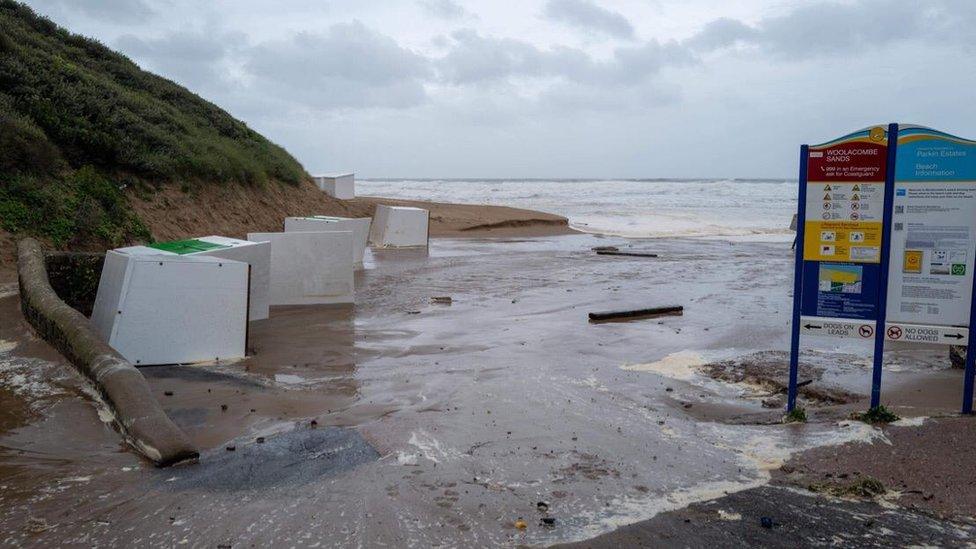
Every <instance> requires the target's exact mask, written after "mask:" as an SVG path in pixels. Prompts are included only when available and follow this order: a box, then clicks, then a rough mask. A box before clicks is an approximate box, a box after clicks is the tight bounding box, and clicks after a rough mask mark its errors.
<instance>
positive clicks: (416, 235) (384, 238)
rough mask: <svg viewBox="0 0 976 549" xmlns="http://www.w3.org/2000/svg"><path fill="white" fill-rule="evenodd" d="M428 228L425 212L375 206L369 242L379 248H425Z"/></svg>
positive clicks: (401, 207) (428, 219) (427, 213)
mask: <svg viewBox="0 0 976 549" xmlns="http://www.w3.org/2000/svg"><path fill="white" fill-rule="evenodd" d="M429 227H430V212H428V211H427V210H424V209H422V208H409V207H406V206H384V205H382V204H377V205H376V213H375V214H374V215H373V226H372V228H371V229H370V234H369V240H370V242H371V243H372V244H373V245H374V246H379V247H381V248H409V247H418V246H427V241H428V238H429Z"/></svg>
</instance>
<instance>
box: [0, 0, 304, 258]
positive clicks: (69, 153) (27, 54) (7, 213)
mask: <svg viewBox="0 0 976 549" xmlns="http://www.w3.org/2000/svg"><path fill="white" fill-rule="evenodd" d="M304 177H306V175H305V172H304V170H303V169H302V167H301V165H300V164H299V163H298V162H297V161H296V160H295V159H294V158H292V157H291V156H290V155H289V154H288V153H287V152H286V151H285V150H284V149H282V148H281V147H278V146H277V145H274V144H273V143H271V142H269V141H268V140H267V139H265V138H264V137H262V136H261V135H260V134H258V133H257V132H255V131H253V130H251V129H250V128H248V127H247V126H246V125H245V124H244V123H243V122H241V121H239V120H237V119H235V118H233V117H232V116H230V115H229V114H227V113H226V112H224V111H223V110H221V109H220V108H218V107H217V106H215V105H213V104H212V103H209V102H207V101H205V100H203V99H201V98H200V97H198V96H197V95H195V94H193V93H191V92H190V91H188V90H186V89H185V88H183V87H181V86H179V85H177V84H175V83H173V82H171V81H169V80H166V79H165V78H161V77H159V76H156V75H154V74H151V73H148V72H145V71H143V70H141V69H140V68H139V67H138V66H136V65H135V63H133V62H132V61H130V60H129V59H128V58H126V57H125V56H123V55H121V54H119V53H116V52H113V51H112V50H110V49H108V48H106V47H105V46H103V45H102V44H100V43H98V42H97V41H95V40H92V39H89V38H85V37H82V36H78V35H74V34H71V33H70V32H68V31H66V30H64V29H62V28H60V27H58V26H57V25H55V24H54V23H52V22H51V21H50V20H48V19H46V18H44V17H41V16H38V15H37V14H35V13H34V12H33V11H32V10H31V9H30V8H28V7H26V6H24V5H22V4H19V3H17V2H14V1H12V0H0V227H2V228H3V229H5V230H7V231H9V232H13V233H19V232H27V233H31V234H35V235H37V236H42V237H46V238H48V239H49V240H50V241H51V242H52V243H54V244H56V245H58V246H66V245H70V244H81V245H89V244H104V245H116V244H119V243H122V242H124V241H128V240H131V239H146V238H147V237H148V231H147V230H146V228H145V226H144V225H142V223H141V222H139V220H138V218H137V217H135V215H134V214H133V213H132V212H131V210H130V209H129V208H128V203H127V200H126V197H125V193H124V191H123V188H124V187H125V186H126V183H127V182H129V183H133V182H135V183H137V184H139V185H143V186H145V185H146V184H148V185H162V184H166V183H167V182H171V181H180V182H181V185H183V186H184V187H185V186H186V185H187V182H193V184H211V183H232V184H248V185H263V184H265V183H267V182H269V181H280V182H286V183H298V182H299V181H301V180H302V178H304Z"/></svg>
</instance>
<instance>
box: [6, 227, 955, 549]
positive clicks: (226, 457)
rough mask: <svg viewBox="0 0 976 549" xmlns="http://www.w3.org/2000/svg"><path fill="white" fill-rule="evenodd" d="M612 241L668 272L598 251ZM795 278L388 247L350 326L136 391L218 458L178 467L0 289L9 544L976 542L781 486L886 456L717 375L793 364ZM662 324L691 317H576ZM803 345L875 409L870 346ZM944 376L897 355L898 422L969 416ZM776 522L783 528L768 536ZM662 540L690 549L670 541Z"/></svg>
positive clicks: (284, 336) (783, 271) (165, 376)
mask: <svg viewBox="0 0 976 549" xmlns="http://www.w3.org/2000/svg"><path fill="white" fill-rule="evenodd" d="M606 245H614V246H619V247H621V248H622V249H624V248H626V249H628V250H632V251H650V252H655V253H658V254H659V255H660V257H659V258H642V257H623V256H597V255H596V254H594V253H593V252H592V251H591V248H592V247H594V246H606ZM791 262H792V256H791V254H790V253H789V243H788V242H787V243H783V242H777V243H768V242H767V243H763V242H727V241H721V240H680V239H667V240H648V241H626V240H624V239H618V238H600V237H595V236H592V235H566V236H553V237H545V238H531V239H452V240H434V241H432V243H431V249H430V251H429V253H428V252H422V251H416V250H412V251H411V250H402V251H382V252H376V253H374V254H372V258H370V259H368V261H367V270H366V271H365V272H363V273H361V274H359V275H357V296H356V299H357V304H356V306H355V307H346V308H336V307H288V308H276V309H274V310H273V311H272V317H271V318H270V319H269V320H265V321H259V322H255V323H252V326H251V330H250V340H249V348H250V351H251V352H252V353H253V354H252V356H249V357H248V358H246V359H243V360H240V361H237V362H231V363H219V364H203V365H191V366H165V367H149V368H143V369H142V372H143V373H144V375H145V376H146V378H147V380H148V381H149V384H150V386H151V388H152V390H153V393H154V394H155V396H156V398H157V399H158V400H159V402H160V403H161V405H162V406H163V407H164V409H165V410H166V412H167V413H168V414H169V415H170V417H171V418H172V419H173V420H174V422H175V423H176V424H177V425H179V426H180V427H181V428H182V429H183V430H184V431H185V432H186V433H187V434H188V436H189V437H190V438H191V439H192V441H193V442H194V443H195V444H197V445H198V446H199V447H200V448H201V449H202V455H201V459H200V462H199V463H198V464H195V465H187V466H180V467H176V468H170V469H155V468H153V467H152V466H151V465H150V464H149V463H147V462H146V461H144V460H142V459H141V458H140V457H139V456H138V455H136V454H135V453H133V452H131V451H130V450H129V449H128V448H127V447H126V445H125V442H124V441H123V440H121V438H120V437H119V436H118V434H117V433H116V432H115V431H114V430H113V428H112V425H111V417H110V414H109V412H107V410H105V408H104V406H102V405H101V404H100V402H99V401H98V398H97V397H96V396H95V395H93V393H92V391H91V390H90V389H88V388H87V385H86V384H85V383H84V382H83V381H82V380H81V378H80V376H78V375H77V374H76V373H75V372H74V370H73V369H72V368H71V367H70V366H68V365H66V364H65V362H64V361H63V359H61V358H60V357H59V356H58V355H57V354H56V353H54V352H53V351H52V350H50V348H48V347H47V346H46V345H45V344H44V343H43V342H40V341H37V340H36V338H34V337H33V336H32V335H31V333H30V331H29V329H28V328H27V326H26V325H25V324H24V323H23V321H22V319H21V318H20V317H19V312H18V309H17V297H16V295H15V293H11V292H10V291H9V290H8V291H7V292H6V294H4V292H2V291H0V406H2V409H0V410H2V411H0V531H2V532H3V534H0V543H5V544H12V545H21V544H25V545H42V544H55V543H57V544H64V545H88V546H114V545H140V546H173V545H177V544H183V543H186V544H190V545H192V546H196V545H201V546H211V547H212V546H215V545H216V546H234V547H237V546H244V545H251V544H255V545H276V546H277V545H287V546H291V545H294V546H370V547H371V546H383V545H386V546H397V547H432V546H443V547H455V546H464V545H466V546H486V545H487V546H492V545H549V544H553V543H562V542H574V541H584V540H590V539H594V538H596V536H600V535H603V534H607V533H609V532H613V531H616V532H618V533H619V535H624V533H625V532H632V530H627V529H621V527H624V526H626V525H631V524H634V523H639V522H641V521H648V520H650V521H652V522H643V523H642V524H643V525H646V530H645V531H644V533H643V534H641V533H636V534H633V535H640V536H644V537H643V538H640V539H643V540H646V541H647V542H648V543H650V544H651V545H654V544H657V543H659V542H660V543H662V544H663V543H664V542H663V541H662V540H664V541H667V540H669V539H673V540H679V541H680V542H681V544H683V545H689V546H702V545H705V544H706V543H707V544H710V545H714V542H709V541H708V540H712V539H715V540H721V539H723V538H722V537H715V538H710V537H709V536H720V534H721V533H722V532H726V538H724V539H725V540H726V541H727V542H728V543H732V544H735V543H755V544H760V545H770V546H778V545H780V544H782V545H786V544H789V545H796V544H814V543H821V542H822V543H825V544H829V543H836V544H844V543H850V544H854V545H858V544H860V543H861V541H860V540H861V538H853V537H850V536H853V535H854V532H859V531H860V530H855V529H854V523H858V524H864V523H867V522H869V521H872V520H873V521H874V522H872V525H877V528H878V530H877V531H878V532H882V531H883V532H887V531H888V530H890V531H891V532H892V534H890V535H889V534H887V533H885V534H884V535H882V536H881V537H878V538H877V539H879V540H890V541H891V542H893V543H894V544H897V545H902V544H903V543H902V542H904V544H911V543H918V544H925V543H935V544H952V543H948V542H951V541H954V540H956V539H957V538H956V537H953V536H955V535H956V534H957V533H958V532H957V530H955V528H962V530H959V532H964V531H965V532H969V530H966V528H968V527H967V526H965V525H963V526H959V525H958V524H956V523H955V522H952V523H944V524H943V528H942V529H941V530H940V529H939V528H936V526H937V525H935V524H933V523H931V521H928V522H927V520H928V519H927V518H926V517H927V516H928V515H924V514H922V513H920V512H918V511H912V510H907V509H900V508H898V507H896V506H893V505H889V506H887V507H885V506H882V505H881V504H879V503H877V502H864V501H849V500H835V499H829V500H828V499H824V496H822V495H816V496H815V495H813V494H811V493H801V492H798V491H795V490H794V489H792V488H790V489H787V488H785V487H783V486H773V487H769V486H767V485H768V483H769V482H770V480H771V478H772V476H771V472H773V471H776V470H777V469H778V468H779V467H780V466H781V465H782V464H783V463H784V462H786V461H787V460H788V459H790V457H791V456H795V455H797V454H799V453H801V452H803V451H805V450H809V449H812V448H829V447H833V446H839V445H843V444H845V443H854V444H867V445H872V443H875V444H873V445H878V444H884V443H886V442H887V441H888V440H887V438H886V434H885V432H884V431H883V430H882V429H879V428H875V427H872V426H869V425H866V424H863V423H860V422H856V421H845V420H843V417H844V415H845V414H846V411H847V410H849V409H853V408H856V407H857V406H858V405H859V403H860V402H861V401H859V400H857V399H854V400H853V401H852V402H848V403H845V404H831V405H821V404H818V403H817V402H809V403H807V404H808V406H809V408H808V410H809V412H810V415H811V418H812V421H811V422H809V423H807V424H805V425H782V424H780V423H779V419H780V417H781V416H782V413H783V411H782V409H780V408H767V407H764V406H763V401H768V400H769V398H770V388H769V387H767V386H764V385H762V383H757V382H756V380H754V379H752V378H750V379H743V380H740V381H729V380H718V379H715V378H713V377H709V376H708V375H705V373H703V370H702V369H701V366H702V365H703V364H705V363H706V362H714V361H722V360H736V359H740V360H741V359H742V357H750V356H752V355H753V354H754V353H757V352H760V351H770V350H773V351H783V350H786V349H788V336H789V332H788V323H789V314H790V306H791V297H790V291H791V283H790V280H791V272H792V271H791V268H790V267H791ZM447 296H450V297H451V300H450V304H445V303H434V302H432V300H431V298H433V297H447ZM441 301H445V300H441ZM672 304H673V305H683V306H684V307H685V309H684V314H683V315H681V316H666V317H660V318H654V319H644V320H636V321H632V322H624V323H605V324H591V323H589V322H588V321H587V313H588V312H591V311H605V310H614V309H633V308H643V307H650V306H664V305H672ZM813 346H816V347H818V348H819V349H821V351H819V352H808V353H806V354H805V355H804V357H805V361H807V362H810V363H811V364H814V365H815V366H817V367H819V368H821V369H822V372H821V374H820V375H819V376H818V378H817V381H816V384H817V385H819V386H822V387H827V388H832V389H836V390H843V391H845V392H848V393H851V394H854V395H864V394H867V392H868V383H869V378H870V375H869V372H870V363H869V361H868V360H867V359H866V358H865V349H864V348H862V347H858V346H857V345H855V344H849V343H846V342H842V344H840V345H838V344H837V343H836V342H833V341H827V342H819V343H818V342H816V341H813ZM868 352H869V350H868ZM944 354H945V353H944V349H920V350H919V349H914V350H905V351H899V350H896V351H894V352H893V353H891V355H890V356H889V357H888V358H889V363H890V365H891V367H890V371H888V372H886V378H885V390H886V395H887V397H888V400H886V401H887V402H889V403H890V404H892V405H893V406H895V407H896V408H897V407H899V406H901V410H902V411H903V413H902V415H915V414H917V415H937V414H952V413H954V411H955V410H957V409H958V402H956V401H955V400H957V399H958V398H957V397H956V396H955V393H956V391H957V389H958V384H959V383H960V380H961V374H959V373H958V372H957V371H953V370H950V369H948V362H947V360H946V357H945V356H944ZM771 368H772V370H771V371H772V372H773V375H774V376H775V364H774V365H773V366H771ZM783 375H785V373H784V374H783ZM919 391H923V392H919ZM774 396H775V395H774ZM943 397H945V398H943ZM954 399H955V400H954ZM905 411H907V412H909V413H908V414H906V413H904V412H905ZM728 498H735V499H731V500H730V499H728ZM709 501H719V502H723V501H726V502H729V503H728V505H729V506H731V507H730V508H733V509H737V510H736V511H735V513H738V514H740V515H742V517H743V518H742V520H741V521H740V522H736V521H722V522H720V523H715V524H714V525H712V526H710V527H708V528H705V527H703V528H701V529H694V528H689V527H688V526H687V525H688V524H697V522H695V521H697V520H698V519H696V518H694V517H695V516H699V515H694V516H690V515H683V514H682V513H706V512H710V511H708V509H710V508H709V507H708V505H712V504H709V503H702V502H709ZM539 503H543V504H544V505H539ZM720 505H725V503H720ZM763 505H767V506H771V508H773V509H780V512H779V513H772V512H771V511H766V510H765V509H766V507H763ZM689 506H691V507H689ZM723 508H724V507H723ZM767 512H768V513H770V514H771V515H772V517H773V519H774V520H775V521H777V522H778V524H779V526H775V525H774V527H773V528H771V529H770V528H763V527H762V526H761V524H759V523H757V520H760V519H761V516H760V517H759V518H757V517H756V515H762V516H766V515H765V514H764V513H767ZM810 513H815V514H820V515H823V516H825V517H829V518H830V520H827V519H826V518H825V519H824V520H823V521H817V520H812V519H811V518H810V517H809V516H807V517H806V518H803V517H804V515H805V514H807V515H809V514H810ZM830 513H833V514H830ZM713 514H714V513H713ZM731 516H734V515H731ZM864 517H867V518H864ZM871 517H875V518H871ZM685 518H690V520H692V521H693V522H691V523H686V522H685ZM699 518H700V517H699ZM542 519H552V521H551V522H552V524H547V523H546V522H545V521H543V520H542ZM862 519H863V520H862ZM519 520H521V521H522V522H524V523H525V525H526V527H525V528H524V529H520V528H516V524H517V523H518V521H519ZM954 520H955V519H954ZM653 521H656V522H653ZM661 521H665V522H667V521H671V522H668V524H670V526H668V528H669V529H662V530H661V532H665V533H668V532H670V533H669V534H668V535H673V536H674V537H673V538H661V537H659V536H658V534H657V533H654V532H658V528H659V527H660V525H662V524H664V523H662V522H661ZM960 524H964V521H963V523H960ZM654 525H658V526H654ZM872 527H874V526H872ZM632 528H641V526H640V525H638V526H634V527H632ZM709 528H711V529H709ZM882 528H883V529H884V530H881V529H882ZM652 529H653V530H654V532H651V530H652ZM772 534H775V536H774V535H772ZM626 535H631V534H630V533H627V534H626ZM682 535H684V536H685V537H681V536H682ZM655 536H658V537H655ZM837 536H839V537H837ZM886 536H888V537H886ZM600 539H604V540H605V539H607V538H596V540H595V541H594V542H593V543H606V542H601V541H599V540H600ZM620 539H629V538H620ZM635 539H636V538H635ZM864 539H867V538H864ZM822 540H826V541H822ZM831 540H833V541H831ZM933 540H936V541H933ZM938 540H941V542H940V541H938ZM700 542H701V543H700ZM614 543H617V542H614ZM872 543H873V542H872ZM617 544H619V543H617ZM625 545H626V543H625Z"/></svg>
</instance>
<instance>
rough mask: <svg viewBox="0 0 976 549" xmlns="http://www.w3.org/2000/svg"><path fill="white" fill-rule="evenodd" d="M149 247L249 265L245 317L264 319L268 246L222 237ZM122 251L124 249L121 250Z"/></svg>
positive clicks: (266, 298) (269, 258) (207, 237)
mask: <svg viewBox="0 0 976 549" xmlns="http://www.w3.org/2000/svg"><path fill="white" fill-rule="evenodd" d="M148 247H149V248H153V249H156V250H159V252H160V253H164V254H175V255H185V256H210V257H219V258H222V259H233V260H235V261H243V262H244V263H247V264H248V265H250V266H251V274H250V281H249V287H250V291H249V294H248V301H249V303H248V318H249V319H250V320H264V319H266V318H268V310H269V309H268V307H269V291H270V286H269V285H270V279H271V245H270V244H268V243H266V242H251V241H249V240H239V239H237V238H228V237H226V236H215V235H211V236H201V237H200V238H194V239H190V240H175V241H172V242H158V243H155V244H149V245H148ZM121 249H122V250H125V249H126V248H121Z"/></svg>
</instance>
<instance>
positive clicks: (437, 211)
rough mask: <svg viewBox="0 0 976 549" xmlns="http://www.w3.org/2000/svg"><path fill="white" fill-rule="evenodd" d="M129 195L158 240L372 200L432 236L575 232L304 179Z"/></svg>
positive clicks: (365, 211)
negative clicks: (333, 189)
mask: <svg viewBox="0 0 976 549" xmlns="http://www.w3.org/2000/svg"><path fill="white" fill-rule="evenodd" d="M128 198H129V203H130V205H131V207H132V209H133V211H135V212H136V213H137V214H138V215H139V217H141V218H142V220H143V221H144V222H145V223H146V225H147V226H148V227H149V229H150V231H151V232H152V234H153V237H154V238H155V239H156V240H162V241H165V240H175V239H180V238H189V237H194V236H203V235H210V234H218V235H222V236H229V237H233V238H246V236H247V233H249V232H273V231H281V230H282V227H283V226H284V219H285V217H288V216H303V215H335V216H345V217H372V215H373V210H374V209H375V207H376V204H387V205H402V206H414V207H418V208H425V209H427V210H430V222H431V224H430V235H431V236H432V237H435V238H438V237H471V238H474V237H486V236H504V237H528V236H548V235H557V234H569V233H572V232H575V231H573V230H572V229H570V228H569V224H568V221H567V219H566V218H565V217H562V216H558V215H554V214H549V213H544V212H537V211H533V210H524V209H519V208H509V207H505V206H488V205H479V204H447V203H441V202H423V201H415V200H395V199H385V198H375V197H363V198H357V199H354V200H338V199H335V198H332V197H330V196H328V195H327V194H325V193H323V192H322V191H320V190H319V189H318V188H317V187H315V185H314V184H312V183H311V182H307V181H306V182H302V183H301V184H300V185H285V184H276V183H269V184H268V185H265V186H261V187H259V186H254V187H247V186H243V185H207V186H202V185H198V186H194V187H192V188H191V190H190V191H189V192H183V191H181V190H180V189H179V188H178V187H177V186H175V185H169V186H165V187H162V188H160V189H159V190H157V191H155V192H153V193H151V194H137V193H135V192H130V193H129V194H128ZM74 248H76V247H73V248H72V249H74ZM82 248H84V247H82ZM15 251H16V239H15V238H14V237H13V235H11V234H9V233H7V232H4V231H3V230H2V229H0V283H4V282H9V281H12V280H15V279H16V276H15V266H14V263H15V261H16V257H15V256H16V254H15ZM84 251H93V250H91V249H84Z"/></svg>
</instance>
